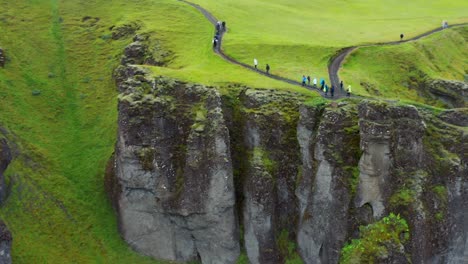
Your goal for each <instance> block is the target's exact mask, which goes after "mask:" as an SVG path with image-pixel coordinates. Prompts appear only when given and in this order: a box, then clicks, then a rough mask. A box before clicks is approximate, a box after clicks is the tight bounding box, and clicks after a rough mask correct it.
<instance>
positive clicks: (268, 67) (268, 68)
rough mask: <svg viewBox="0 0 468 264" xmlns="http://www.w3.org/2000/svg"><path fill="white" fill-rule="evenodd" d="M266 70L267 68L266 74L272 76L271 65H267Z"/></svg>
mask: <svg viewBox="0 0 468 264" xmlns="http://www.w3.org/2000/svg"><path fill="white" fill-rule="evenodd" d="M265 68H266V73H267V74H270V65H268V64H267V65H266V67H265Z"/></svg>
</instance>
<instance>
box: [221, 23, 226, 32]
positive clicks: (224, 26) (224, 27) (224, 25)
mask: <svg viewBox="0 0 468 264" xmlns="http://www.w3.org/2000/svg"><path fill="white" fill-rule="evenodd" d="M221 25H222V29H223V31H226V21H223V22H222V23H221Z"/></svg>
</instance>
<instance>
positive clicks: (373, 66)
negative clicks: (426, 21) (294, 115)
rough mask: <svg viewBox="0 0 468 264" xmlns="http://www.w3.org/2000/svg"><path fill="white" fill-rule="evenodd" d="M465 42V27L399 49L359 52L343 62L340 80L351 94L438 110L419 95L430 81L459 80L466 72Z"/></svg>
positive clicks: (467, 35) (467, 47)
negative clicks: (407, 100)
mask: <svg viewBox="0 0 468 264" xmlns="http://www.w3.org/2000/svg"><path fill="white" fill-rule="evenodd" d="M467 39H468V26H465V27H457V28H453V29H446V30H444V31H442V32H439V33H436V34H433V35H431V36H428V37H425V38H423V39H420V40H418V41H414V42H408V43H405V44H401V45H396V46H373V47H366V48H360V49H358V50H356V51H354V52H353V53H352V54H350V56H349V57H348V58H347V60H346V62H345V63H344V66H343V69H342V70H341V71H340V77H342V79H343V80H344V82H346V83H350V84H351V85H352V87H353V93H355V94H360V95H365V96H372V97H382V98H394V99H409V100H411V101H416V102H421V103H427V104H434V105H436V106H442V105H441V103H440V102H435V101H433V100H430V99H429V98H425V97H423V96H420V95H419V94H420V92H421V89H424V83H425V82H426V81H428V80H430V79H451V80H460V81H462V80H463V78H464V75H465V74H466V72H467V71H468V60H467V59H466V58H468V43H467Z"/></svg>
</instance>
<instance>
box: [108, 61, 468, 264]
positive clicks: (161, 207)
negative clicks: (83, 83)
mask: <svg viewBox="0 0 468 264" xmlns="http://www.w3.org/2000/svg"><path fill="white" fill-rule="evenodd" d="M115 79H116V81H117V84H118V87H119V90H120V95H119V130H118V141H117V145H116V151H115V155H114V157H115V158H114V160H112V161H111V162H110V163H109V168H108V175H107V178H106V186H107V189H108V192H109V194H110V197H111V199H112V200H113V203H114V207H116V209H117V214H118V218H119V227H120V231H121V233H122V236H123V238H124V239H125V241H127V243H128V244H129V245H130V246H131V247H132V248H134V249H135V250H136V251H138V252H141V253H142V254H145V255H148V256H152V257H154V258H157V259H166V260H173V261H178V262H188V261H201V262H202V263H235V262H236V260H237V258H238V256H239V255H240V252H241V249H242V251H243V252H245V254H246V255H247V258H248V260H249V262H250V263H254V264H255V263H259V264H264V263H265V264H275V263H285V262H286V261H288V260H292V259H295V260H297V259H302V260H303V261H304V262H305V263H338V262H340V261H342V262H343V263H348V262H346V261H347V260H350V261H351V263H353V262H356V261H357V262H360V263H367V262H368V261H373V262H374V263H410V262H412V263H461V262H463V261H465V260H466V259H467V256H468V253H467V252H468V250H467V246H466V245H468V241H467V239H468V224H467V221H466V212H468V202H467V201H468V197H467V193H468V190H467V188H468V187H467V186H468V185H467V175H468V169H467V165H466V164H467V153H468V146H467V142H468V140H467V138H468V136H467V134H466V120H467V112H466V109H452V110H447V111H444V112H433V111H432V110H428V109H424V108H416V107H414V106H409V105H397V104H390V103H384V102H378V101H366V100H365V101H361V102H355V101H353V100H348V101H343V102H333V103H329V104H320V103H310V102H305V101H306V99H305V98H304V96H302V95H300V94H296V93H292V92H284V91H283V92H282V91H273V90H255V89H249V88H245V87H238V86H233V87H227V89H225V90H223V94H222V95H220V92H219V91H218V89H216V88H213V87H204V86H200V85H194V84H187V83H184V82H180V81H177V80H173V79H170V78H163V77H153V76H150V75H149V74H148V73H147V72H146V71H145V70H143V69H142V68H139V67H136V66H130V65H127V66H121V67H120V68H119V69H118V70H117V71H116V74H115ZM398 215H399V216H398ZM392 221H393V222H392ZM406 227H408V228H406ZM373 230H374V231H373ZM375 230H377V231H375ZM382 230H383V231H382ZM375 232H384V233H385V232H388V234H391V235H378V236H377V235H376V233H375ZM373 236H377V237H373ZM351 243H364V244H365V243H373V244H372V245H371V246H369V245H368V246H369V247H373V249H375V250H372V249H371V250H367V249H366V250H364V251H360V248H359V247H353V246H352V245H351ZM353 245H354V244H353ZM366 245H367V244H366ZM377 249H378V250H377ZM344 258H346V259H344Z"/></svg>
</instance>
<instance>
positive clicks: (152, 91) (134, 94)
mask: <svg viewBox="0 0 468 264" xmlns="http://www.w3.org/2000/svg"><path fill="white" fill-rule="evenodd" d="M117 76H118V78H117V79H118V80H121V81H120V82H119V83H118V85H119V90H120V93H121V94H120V98H119V134H118V142H117V146H116V155H115V162H114V164H115V177H116V183H115V184H117V186H119V187H120V188H115V189H114V190H115V191H117V194H114V195H113V197H116V198H117V199H118V201H117V203H116V205H117V207H118V212H119V225H120V230H121V232H122V235H123V237H124V239H125V240H126V241H127V242H128V243H129V245H130V246H131V247H132V248H134V249H135V250H136V251H138V252H141V253H143V254H145V255H149V256H153V257H155V258H158V259H166V260H173V261H193V260H201V261H202V262H203V263H235V260H236V259H237V257H238V255H239V238H238V236H239V232H238V223H237V221H236V217H235V211H234V205H235V191H234V182H233V169H232V161H231V156H230V145H229V132H228V129H227V127H226V125H225V121H224V117H223V114H222V110H221V98H220V95H219V93H218V92H217V91H216V90H215V89H214V88H207V87H203V86H198V85H188V84H185V83H181V82H177V81H174V80H171V79H164V78H156V79H147V77H146V73H145V72H144V71H142V70H140V69H138V68H136V67H123V68H121V69H120V71H119V72H118V74H117Z"/></svg>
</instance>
